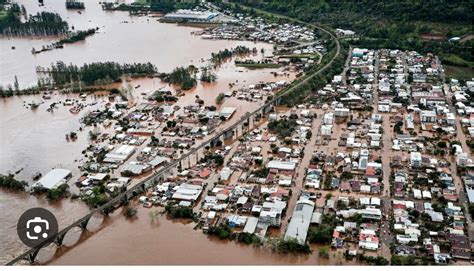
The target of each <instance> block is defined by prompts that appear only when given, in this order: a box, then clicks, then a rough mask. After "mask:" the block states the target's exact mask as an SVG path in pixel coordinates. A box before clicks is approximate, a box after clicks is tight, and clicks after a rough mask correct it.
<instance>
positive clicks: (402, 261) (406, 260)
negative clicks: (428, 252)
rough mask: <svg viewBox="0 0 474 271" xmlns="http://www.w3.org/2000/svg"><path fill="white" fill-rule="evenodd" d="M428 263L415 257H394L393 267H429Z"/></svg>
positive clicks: (392, 260)
mask: <svg viewBox="0 0 474 271" xmlns="http://www.w3.org/2000/svg"><path fill="white" fill-rule="evenodd" d="M427 264H428V261H427V260H425V259H423V258H421V257H416V256H413V255H408V256H403V255H402V256H399V255H392V259H391V265H427Z"/></svg>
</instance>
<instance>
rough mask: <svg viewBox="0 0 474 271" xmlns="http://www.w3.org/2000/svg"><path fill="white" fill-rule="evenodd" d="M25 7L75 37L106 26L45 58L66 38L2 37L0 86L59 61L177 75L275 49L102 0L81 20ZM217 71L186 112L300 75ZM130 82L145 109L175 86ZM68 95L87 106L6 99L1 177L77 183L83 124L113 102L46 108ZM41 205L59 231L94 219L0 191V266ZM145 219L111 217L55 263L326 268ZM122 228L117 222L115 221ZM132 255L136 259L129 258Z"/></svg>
mask: <svg viewBox="0 0 474 271" xmlns="http://www.w3.org/2000/svg"><path fill="white" fill-rule="evenodd" d="M16 2H18V3H19V4H23V5H25V7H26V10H27V12H28V13H29V14H34V13H36V12H38V11H53V12H57V13H59V14H60V15H61V16H62V17H63V18H64V19H66V20H67V21H68V23H69V25H70V26H74V28H75V29H76V30H85V29H88V28H92V27H99V28H100V30H99V33H97V34H95V35H93V36H90V37H88V38H87V39H86V40H85V41H82V42H78V43H74V44H70V45H65V47H64V49H56V50H52V51H47V52H43V53H40V54H37V55H33V54H31V49H32V48H33V47H34V48H36V49H40V48H41V47H42V46H44V45H49V44H51V43H53V42H54V41H57V40H58V37H46V38H11V37H0V85H3V86H7V85H8V84H13V82H14V78H15V76H17V78H18V81H19V84H20V86H21V87H22V88H24V87H28V86H32V85H35V84H36V82H37V75H36V72H35V68H36V67H37V66H50V64H51V63H53V62H56V61H59V60H61V61H64V62H65V63H73V64H77V65H82V64H84V63H90V62H97V61H116V62H120V63H133V62H148V61H149V62H151V63H153V64H154V65H156V66H157V68H158V70H159V71H160V72H169V71H171V70H172V69H173V68H175V67H177V66H187V65H190V64H193V65H195V66H198V67H199V66H203V65H205V62H203V60H206V59H208V58H210V56H211V53H213V52H217V51H219V50H223V49H225V48H231V47H235V46H237V45H244V46H247V47H250V48H253V47H256V48H257V49H258V52H259V53H258V54H257V55H255V56H252V58H255V59H261V58H262V57H263V55H262V54H261V53H260V49H262V48H264V49H265V51H266V52H271V51H272V50H273V48H272V45H270V44H265V43H253V42H247V41H214V40H203V39H201V38H200V37H199V36H194V35H192V34H191V33H192V32H193V31H195V30H196V28H192V27H189V26H177V25H175V24H163V23H159V22H158V21H157V18H152V17H131V16H129V14H128V13H127V12H106V11H103V10H102V9H101V6H100V4H99V2H100V1H98V0H85V1H84V2H85V4H86V9H85V10H84V11H83V12H82V14H79V13H78V12H77V11H68V10H66V9H65V7H64V1H53V0H45V1H44V3H45V6H44V7H39V6H38V2H37V1H27V0H19V1H16ZM120 2H124V1H120ZM12 47H15V49H14V50H13V49H12ZM273 72H278V73H279V74H280V76H274V74H273ZM216 73H217V76H218V80H217V82H215V83H213V84H201V83H199V84H198V86H197V87H196V88H195V89H193V90H191V91H188V92H186V95H185V96H184V97H181V98H180V101H179V102H178V105H179V106H181V107H182V106H184V105H187V104H190V103H194V100H195V95H199V96H200V98H201V99H203V100H204V101H205V104H206V105H213V104H214V102H215V97H216V96H217V95H218V93H223V92H227V91H229V83H234V84H236V87H235V88H238V87H243V86H246V85H249V84H256V83H259V82H266V81H277V80H286V81H290V80H292V79H293V78H294V75H292V74H290V75H286V74H283V70H281V69H264V70H246V69H242V68H237V67H235V65H234V64H233V63H232V62H228V63H225V64H223V65H222V66H221V67H220V68H219V69H217V70H216ZM127 84H128V83H126V82H124V83H123V86H125V87H127ZM130 84H132V85H133V86H136V85H141V87H140V88H138V89H134V90H133V93H132V95H133V97H134V99H135V100H136V101H137V102H140V101H143V100H144V99H143V97H144V96H143V95H142V93H151V92H152V91H154V90H156V89H159V88H162V87H166V88H169V86H166V85H164V84H162V83H161V82H160V80H158V79H140V80H137V81H133V82H130ZM67 98H70V99H75V100H78V99H79V98H78V96H77V95H75V94H70V95H64V94H59V93H54V94H53V95H52V98H51V99H50V100H44V99H42V97H41V95H30V96H21V97H12V98H4V99H0V174H5V173H15V172H18V174H17V178H18V179H20V180H25V181H27V182H29V183H30V184H31V183H32V176H33V175H34V174H36V173H38V172H40V173H42V174H46V173H47V172H48V171H49V170H50V169H52V168H54V167H64V168H67V169H70V170H71V171H72V173H73V178H72V180H75V179H76V178H77V177H79V173H80V172H79V170H78V168H77V166H78V164H79V163H80V160H81V159H83V157H82V154H81V151H82V150H83V149H85V147H86V146H87V145H88V143H89V142H88V139H87V133H88V128H85V127H82V128H84V130H83V131H79V129H80V128H81V124H80V123H79V119H80V118H81V116H83V115H84V114H86V113H87V112H88V111H91V110H93V109H94V108H96V107H102V106H104V105H105V103H106V102H107V101H106V100H105V97H101V96H94V95H89V96H88V98H87V100H86V101H84V102H83V103H85V104H87V106H86V108H85V109H84V110H82V111H81V112H80V113H79V114H76V115H74V114H71V113H70V112H69V110H68V109H69V107H65V106H63V105H59V106H58V107H57V109H55V110H54V112H53V113H50V112H47V111H46V109H47V108H48V107H49V106H50V105H51V104H52V103H54V102H63V101H64V100H65V99H67ZM32 102H34V103H38V102H42V104H41V105H40V106H39V107H38V108H37V109H36V110H30V109H28V106H27V105H28V104H29V103H32ZM262 102H263V101H261V102H259V103H248V102H242V101H240V100H237V99H236V98H235V97H233V98H229V99H226V100H225V102H224V104H223V105H222V106H235V107H236V108H237V112H236V114H235V116H234V117H233V118H232V119H231V122H235V121H236V120H238V119H239V118H240V116H242V115H243V114H245V112H246V111H251V110H253V109H255V108H257V107H258V105H259V104H261V103H262ZM226 125H230V123H227V124H226ZM69 132H78V139H77V140H76V141H74V142H71V141H67V140H66V138H65V135H66V134H68V133H69ZM32 207H44V208H47V209H49V210H51V211H52V212H53V213H54V214H55V215H56V217H57V218H58V222H59V226H60V228H63V227H65V226H67V225H69V224H70V223H71V222H73V221H74V220H76V219H78V218H80V217H82V216H83V215H84V214H86V213H87V212H88V208H87V207H86V206H85V205H84V204H83V203H82V202H80V201H72V200H69V199H66V200H63V201H60V202H57V203H50V202H48V201H47V200H46V199H44V198H37V197H34V196H30V195H29V194H27V193H13V192H8V191H4V190H0V209H1V212H0V237H1V242H0V263H6V262H7V261H8V260H11V259H12V258H14V257H15V256H17V255H19V254H20V253H21V252H22V251H24V250H25V249H26V248H25V247H24V246H23V244H21V242H20V240H19V238H18V237H17V234H16V222H17V219H18V217H19V216H20V215H21V214H22V213H23V212H24V211H26V210H27V209H29V208H32ZM143 212H144V211H140V213H141V215H140V218H139V219H138V220H136V221H134V222H127V221H125V219H124V218H123V216H121V215H119V216H118V217H113V218H109V219H108V221H107V222H106V224H105V225H106V227H103V229H101V230H100V233H99V234H95V235H91V236H90V237H88V238H86V239H87V240H81V242H80V243H79V245H77V246H76V247H72V248H68V249H67V252H65V253H59V254H58V255H57V256H56V258H54V261H53V263H54V264H61V263H64V264H92V263H102V264H119V263H123V264H132V263H137V264H146V263H156V264H161V263H163V264H165V263H168V264H172V263H176V264H177V263H182V264H191V263H195V264H212V263H221V264H236V263H240V264H250V263H255V264H270V263H274V264H276V263H280V264H291V263H308V264H315V263H324V261H323V262H322V261H321V260H317V257H316V256H314V255H311V256H308V257H281V256H280V255H278V256H275V255H273V254H271V253H269V252H268V251H261V250H255V249H253V248H251V247H247V246H240V245H237V244H234V243H225V242H220V241H218V240H213V239H212V240H211V239H208V238H207V237H206V236H205V235H203V234H202V233H201V232H197V231H193V230H192V227H193V226H192V225H183V224H181V223H172V222H170V221H167V220H165V219H164V218H163V219H160V222H159V225H158V226H156V225H154V226H151V225H150V224H149V218H148V215H147V214H146V213H145V214H143ZM115 220H119V221H115ZM114 221H115V223H112V222H114ZM124 236H127V237H126V239H125V240H124V239H123V238H122V237H124ZM77 238H78V236H77V235H76V234H74V232H71V233H70V234H69V233H68V236H67V238H66V241H65V242H66V244H68V243H70V244H73V243H75V241H76V239H77ZM83 239H84V238H83ZM124 241H125V242H124ZM89 243H90V244H89ZM90 247H92V248H90ZM76 250H77V252H78V253H76ZM131 251H133V253H130V252H131ZM183 251H184V252H186V253H183ZM63 252H64V251H63ZM51 254H52V252H51V251H46V250H45V251H44V252H42V253H41V254H40V255H39V258H40V259H41V258H44V259H46V260H45V261H47V259H48V258H50V257H51ZM61 255H63V256H61ZM58 256H59V257H58Z"/></svg>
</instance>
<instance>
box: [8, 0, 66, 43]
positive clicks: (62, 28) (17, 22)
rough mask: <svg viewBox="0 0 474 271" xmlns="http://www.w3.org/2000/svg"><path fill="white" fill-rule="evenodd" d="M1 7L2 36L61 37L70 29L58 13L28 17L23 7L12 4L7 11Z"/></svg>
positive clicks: (39, 13) (43, 12) (41, 13)
mask: <svg viewBox="0 0 474 271" xmlns="http://www.w3.org/2000/svg"><path fill="white" fill-rule="evenodd" d="M0 7H1V8H0V35H8V36H44V35H59V34H65V33H67V31H68V29H69V26H68V23H67V22H66V21H63V19H62V18H61V16H59V14H57V13H51V12H46V11H42V12H38V13H36V14H35V15H29V16H28V14H27V12H26V9H25V7H24V6H23V5H22V6H20V5H18V4H12V5H11V6H10V8H8V9H6V10H5V9H4V7H3V5H1V4H0ZM22 19H23V20H22Z"/></svg>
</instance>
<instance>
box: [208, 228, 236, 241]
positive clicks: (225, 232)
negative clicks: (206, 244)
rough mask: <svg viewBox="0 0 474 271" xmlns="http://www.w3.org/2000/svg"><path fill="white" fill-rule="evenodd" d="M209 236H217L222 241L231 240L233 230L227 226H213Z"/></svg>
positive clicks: (209, 230)
mask: <svg viewBox="0 0 474 271" xmlns="http://www.w3.org/2000/svg"><path fill="white" fill-rule="evenodd" d="M207 234H208V235H214V236H217V237H219V239H221V240H225V239H231V236H232V229H231V228H230V227H229V226H227V225H219V226H211V227H209V229H208V230H207Z"/></svg>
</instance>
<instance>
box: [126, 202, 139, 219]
mask: <svg viewBox="0 0 474 271" xmlns="http://www.w3.org/2000/svg"><path fill="white" fill-rule="evenodd" d="M137 213H138V210H137V209H136V208H133V207H132V206H130V205H127V206H125V208H124V209H123V215H124V216H125V217H126V218H133V217H135V216H136V215H137Z"/></svg>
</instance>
